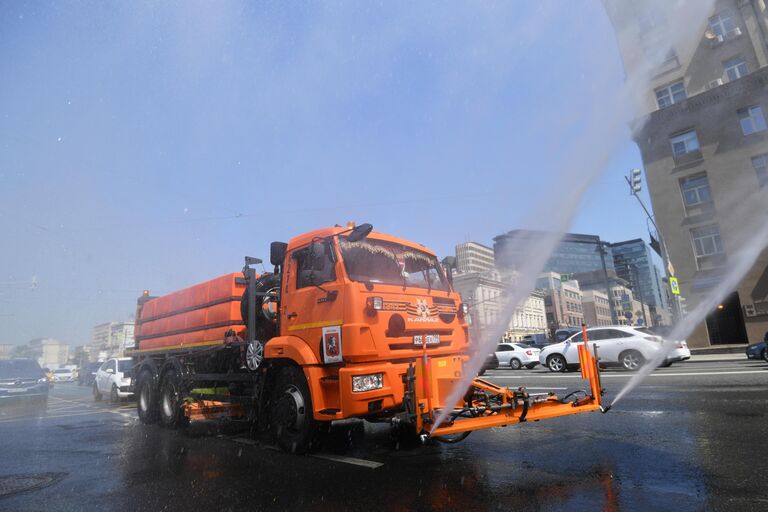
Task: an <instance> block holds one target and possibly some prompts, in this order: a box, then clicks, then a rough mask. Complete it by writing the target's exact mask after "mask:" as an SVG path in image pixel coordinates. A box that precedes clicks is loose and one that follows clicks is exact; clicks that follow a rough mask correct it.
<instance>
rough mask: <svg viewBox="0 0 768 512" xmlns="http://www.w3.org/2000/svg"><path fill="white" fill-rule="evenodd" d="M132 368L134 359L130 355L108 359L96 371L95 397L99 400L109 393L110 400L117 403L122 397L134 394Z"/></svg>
mask: <svg viewBox="0 0 768 512" xmlns="http://www.w3.org/2000/svg"><path fill="white" fill-rule="evenodd" d="M132 370H133V359H131V358H130V357H121V358H112V359H107V360H106V361H105V362H104V364H102V365H101V366H100V367H99V369H98V370H97V371H96V378H95V379H94V382H93V399H94V400H96V401H99V400H101V399H102V397H103V396H104V395H107V396H109V400H110V402H112V403H117V402H119V401H120V399H121V398H127V397H130V396H133V388H132V387H131V371H132Z"/></svg>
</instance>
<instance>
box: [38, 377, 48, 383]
mask: <svg viewBox="0 0 768 512" xmlns="http://www.w3.org/2000/svg"><path fill="white" fill-rule="evenodd" d="M37 383H38V384H48V379H47V378H45V377H41V378H39V379H37Z"/></svg>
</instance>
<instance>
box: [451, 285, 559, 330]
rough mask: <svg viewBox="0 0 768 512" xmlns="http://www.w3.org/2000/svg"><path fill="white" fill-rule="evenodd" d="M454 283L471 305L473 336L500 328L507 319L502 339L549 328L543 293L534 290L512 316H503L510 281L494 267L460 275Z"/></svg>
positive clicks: (463, 299)
mask: <svg viewBox="0 0 768 512" xmlns="http://www.w3.org/2000/svg"><path fill="white" fill-rule="evenodd" d="M453 286H454V288H455V289H456V291H457V292H458V293H459V294H460V295H461V300H462V302H465V303H466V304H467V305H468V306H469V311H470V313H469V317H470V320H471V329H472V335H473V336H476V337H480V338H481V339H482V338H484V337H485V336H487V335H489V334H491V333H492V332H493V331H494V330H495V329H498V328H499V325H498V324H499V322H505V321H506V322H507V325H506V331H505V333H504V334H503V336H502V337H503V339H506V340H511V341H519V340H522V338H523V336H525V335H526V334H534V333H542V332H545V330H546V321H545V311H544V294H543V293H541V292H538V291H534V292H533V293H531V295H530V296H529V297H528V298H527V299H526V300H525V301H524V302H523V304H521V305H520V306H519V307H518V308H516V309H515V311H514V312H513V313H512V316H511V318H509V319H508V320H505V319H503V318H502V317H501V315H502V312H503V308H504V292H505V289H506V288H507V286H508V281H507V280H504V279H503V278H502V276H501V274H499V272H497V271H495V270H490V271H487V272H468V273H463V274H457V275H456V276H455V277H454V278H453Z"/></svg>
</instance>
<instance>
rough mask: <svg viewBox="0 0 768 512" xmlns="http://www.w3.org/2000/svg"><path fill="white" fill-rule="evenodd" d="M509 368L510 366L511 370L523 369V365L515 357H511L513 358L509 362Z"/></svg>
mask: <svg viewBox="0 0 768 512" xmlns="http://www.w3.org/2000/svg"><path fill="white" fill-rule="evenodd" d="M509 366H510V368H512V369H513V370H519V369H520V368H522V367H523V363H521V362H520V360H519V359H517V358H516V357H513V358H512V359H511V360H510V361H509Z"/></svg>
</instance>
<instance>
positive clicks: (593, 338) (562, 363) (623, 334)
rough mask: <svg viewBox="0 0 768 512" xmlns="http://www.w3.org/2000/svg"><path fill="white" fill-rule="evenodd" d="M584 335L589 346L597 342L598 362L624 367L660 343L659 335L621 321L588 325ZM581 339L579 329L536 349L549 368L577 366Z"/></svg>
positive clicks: (650, 353)
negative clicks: (558, 341) (606, 324)
mask: <svg viewBox="0 0 768 512" xmlns="http://www.w3.org/2000/svg"><path fill="white" fill-rule="evenodd" d="M587 339H588V340H589V342H590V347H592V343H591V342H595V343H594V344H595V345H596V346H597V357H598V360H599V362H600V366H620V367H623V368H624V369H626V370H637V369H638V368H640V367H641V366H643V365H644V364H645V362H646V361H649V360H651V359H653V358H654V357H655V356H656V355H657V354H658V353H659V351H660V350H661V348H662V343H663V340H662V338H661V337H660V336H656V335H654V334H649V333H647V332H642V331H641V330H639V329H635V328H633V327H625V326H622V325H617V326H611V327H592V328H589V329H587ZM583 343H584V339H583V335H582V333H580V332H579V333H576V334H574V335H573V336H571V337H570V338H568V339H567V340H565V341H563V342H561V343H555V344H553V345H548V346H546V347H544V349H542V351H541V352H540V353H539V361H540V362H541V364H543V365H544V366H546V367H547V368H549V370H550V371H552V372H564V371H566V370H568V369H576V368H578V366H579V352H578V346H579V345H581V344H583ZM670 356H671V354H670V355H668V356H667V358H665V364H666V363H667V362H670V359H669V357H670ZM688 357H690V353H689V355H688ZM677 360H680V359H677ZM671 362H674V361H671ZM671 362H670V364H671Z"/></svg>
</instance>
